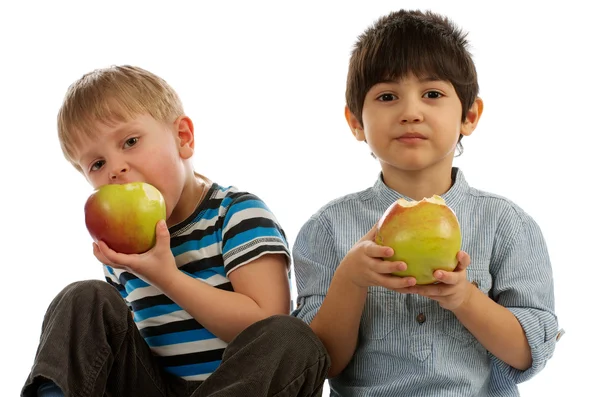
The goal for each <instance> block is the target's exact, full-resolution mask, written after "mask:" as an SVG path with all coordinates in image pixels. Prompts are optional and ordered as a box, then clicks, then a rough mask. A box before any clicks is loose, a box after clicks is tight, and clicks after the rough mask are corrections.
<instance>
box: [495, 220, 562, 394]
mask: <svg viewBox="0 0 600 397" xmlns="http://www.w3.org/2000/svg"><path fill="white" fill-rule="evenodd" d="M519 215H520V216H517V217H513V219H514V221H512V222H509V224H510V225H511V227H510V229H512V230H514V232H513V233H512V235H511V236H510V237H509V236H507V237H508V238H506V239H504V240H505V241H506V243H505V244H499V246H498V247H497V252H498V254H497V255H495V256H497V257H498V258H497V259H496V260H495V261H492V263H491V265H490V272H491V274H492V277H493V280H494V285H493V288H492V298H493V299H494V300H495V301H496V302H498V303H499V304H500V305H502V306H504V307H506V308H507V309H508V310H510V311H511V312H512V313H513V314H514V315H515V317H516V318H517V320H518V321H519V323H520V324H521V326H522V327H523V329H524V331H525V335H526V337H527V342H528V343H529V346H530V348H531V356H532V365H531V367H530V368H529V369H527V370H525V371H521V370H518V369H516V368H514V367H511V366H510V365H508V364H506V363H505V362H503V361H501V360H500V359H498V358H497V357H495V356H492V360H493V363H494V365H495V367H496V368H495V371H499V372H500V373H502V374H503V375H504V377H506V378H508V379H509V380H511V381H512V382H514V383H521V382H524V381H526V380H529V379H531V378H532V377H533V376H534V375H536V374H537V373H538V372H540V371H541V370H542V369H543V368H544V367H545V365H546V362H547V361H548V360H549V359H550V358H551V357H552V355H553V353H554V347H555V344H556V340H557V336H558V321H557V318H556V315H555V313H554V282H553V278H552V267H551V263H550V258H549V255H548V250H547V248H546V243H545V241H544V238H543V236H542V232H541V230H540V228H539V227H538V225H537V224H536V222H535V221H534V220H533V219H532V218H531V217H530V216H528V215H527V214H525V213H522V212H521V213H520V214H519ZM507 234H508V233H507Z"/></svg>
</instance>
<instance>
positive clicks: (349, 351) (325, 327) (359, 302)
mask: <svg viewBox="0 0 600 397" xmlns="http://www.w3.org/2000/svg"><path fill="white" fill-rule="evenodd" d="M366 299H367V288H364V287H358V286H356V285H354V284H353V283H352V282H351V281H350V280H349V279H347V278H345V277H344V275H343V273H342V272H336V273H335V274H334V276H333V280H332V282H331V285H330V287H329V291H328V292H327V296H326V297H325V299H324V300H323V303H322V304H321V308H320V309H319V311H318V312H317V314H316V315H315V317H314V319H313V320H312V321H311V323H310V327H311V328H312V330H313V331H314V333H315V334H317V336H318V337H319V338H320V339H321V341H322V342H323V345H325V348H326V349H327V352H328V354H329V357H330V359H331V367H330V368H329V372H328V375H327V376H328V377H329V378H333V377H335V376H337V375H338V374H339V373H340V372H342V371H343V370H344V368H346V366H347V365H348V363H349V362H350V360H351V359H352V356H353V355H354V351H355V350H356V345H357V342H358V330H359V328H360V319H361V316H362V312H363V308H364V306H365V301H366Z"/></svg>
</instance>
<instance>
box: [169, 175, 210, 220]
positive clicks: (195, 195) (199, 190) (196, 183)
mask: <svg viewBox="0 0 600 397" xmlns="http://www.w3.org/2000/svg"><path fill="white" fill-rule="evenodd" d="M211 185H212V181H211V180H210V179H208V178H206V177H204V176H203V175H200V174H198V173H196V172H194V171H193V170H192V171H191V172H190V173H189V174H188V177H187V181H186V184H185V186H184V188H183V192H182V193H181V197H180V199H179V202H178V203H177V206H176V207H175V209H174V210H173V213H171V216H170V217H169V219H167V226H168V227H172V226H174V225H176V224H178V223H181V222H183V221H184V220H186V219H187V218H188V217H189V216H190V215H191V214H193V213H194V211H195V210H196V208H198V205H199V204H200V202H201V201H202V200H203V199H204V197H205V196H206V193H207V192H208V190H209V189H210V187H211Z"/></svg>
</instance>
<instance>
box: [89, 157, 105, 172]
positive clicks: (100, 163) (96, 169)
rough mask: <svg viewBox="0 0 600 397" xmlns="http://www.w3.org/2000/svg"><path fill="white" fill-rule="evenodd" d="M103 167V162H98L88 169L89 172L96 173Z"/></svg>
mask: <svg viewBox="0 0 600 397" xmlns="http://www.w3.org/2000/svg"><path fill="white" fill-rule="evenodd" d="M103 165H104V160H98V161H96V162H95V163H94V164H92V166H91V167H90V171H98V170H99V169H100V168H102V166H103Z"/></svg>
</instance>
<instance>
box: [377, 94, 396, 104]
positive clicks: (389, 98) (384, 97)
mask: <svg viewBox="0 0 600 397" xmlns="http://www.w3.org/2000/svg"><path fill="white" fill-rule="evenodd" d="M396 98H397V97H396V95H394V94H381V95H379V97H377V100H379V101H382V102H389V101H393V100H394V99H396Z"/></svg>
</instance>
